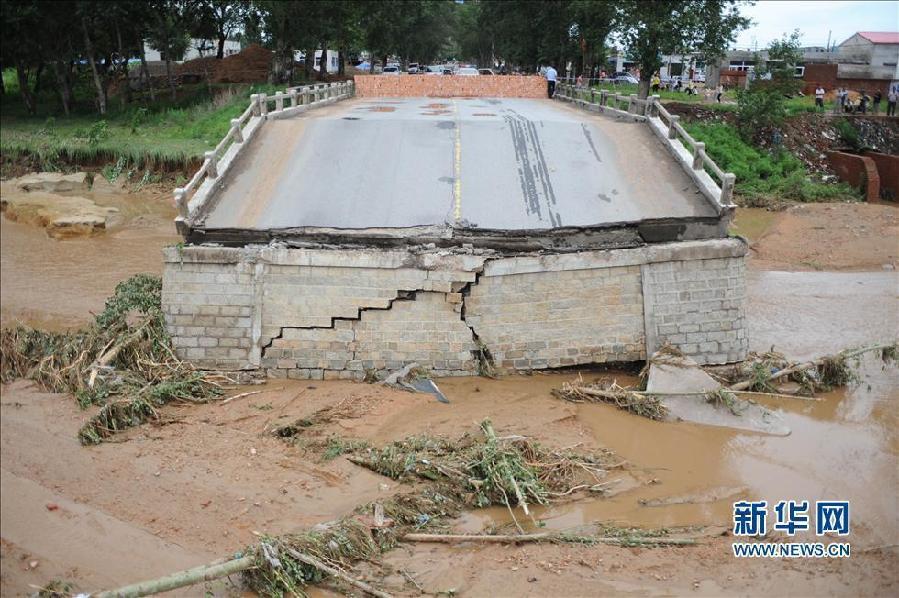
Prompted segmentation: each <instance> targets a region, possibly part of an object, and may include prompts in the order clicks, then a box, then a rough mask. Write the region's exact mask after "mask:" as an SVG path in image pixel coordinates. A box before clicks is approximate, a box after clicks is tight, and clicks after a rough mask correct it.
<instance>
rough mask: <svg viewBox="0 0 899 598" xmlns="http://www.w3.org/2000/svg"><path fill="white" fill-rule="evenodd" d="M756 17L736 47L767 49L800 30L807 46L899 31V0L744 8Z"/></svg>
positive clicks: (779, 1) (825, 0)
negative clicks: (859, 34) (856, 35)
mask: <svg viewBox="0 0 899 598" xmlns="http://www.w3.org/2000/svg"><path fill="white" fill-rule="evenodd" d="M743 14H744V15H745V16H747V17H749V18H751V19H752V20H753V24H752V25H750V27H749V29H746V30H745V31H743V32H742V33H740V35H739V37H737V42H736V47H738V48H741V49H743V48H750V49H752V48H753V44H754V43H755V44H757V45H758V48H759V49H761V48H764V47H766V46H767V45H768V43H769V42H771V41H772V40H775V39H779V38H780V37H781V36H783V34H784V33H791V32H792V31H793V30H794V29H799V31H800V33H801V34H802V45H803V46H824V45H826V44H827V32H828V31H831V43H837V44H839V43H840V42H842V41H844V40H846V39H847V38H849V37H850V36H851V35H852V34H853V33H855V32H856V31H899V0H882V1H874V2H862V1H858V0H856V1H852V0H845V1H840V0H804V1H795V2H794V1H786V0H762V1H761V2H757V3H756V4H755V6H749V7H744V8H743Z"/></svg>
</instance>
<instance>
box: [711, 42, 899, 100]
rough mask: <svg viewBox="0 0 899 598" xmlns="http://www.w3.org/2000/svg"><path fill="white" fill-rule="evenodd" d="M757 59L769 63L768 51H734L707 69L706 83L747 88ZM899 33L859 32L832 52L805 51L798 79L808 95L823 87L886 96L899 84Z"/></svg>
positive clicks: (797, 70)
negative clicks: (843, 88)
mask: <svg viewBox="0 0 899 598" xmlns="http://www.w3.org/2000/svg"><path fill="white" fill-rule="evenodd" d="M756 60H758V61H760V62H762V63H767V62H768V51H767V50H761V51H759V52H753V51H751V50H731V51H729V52H727V54H725V56H724V57H723V58H722V59H721V60H720V61H719V62H718V63H717V64H711V65H709V67H708V68H707V73H706V82H707V84H708V85H711V86H717V85H718V84H719V82H720V83H721V84H723V85H724V86H725V87H737V88H739V87H743V86H745V85H746V80H747V76H748V74H749V72H750V71H752V70H754V69H755V64H756ZM897 63H899V32H883V31H859V32H858V33H856V34H855V35H853V36H851V37H850V38H849V39H847V40H846V41H844V42H843V43H841V44H839V45H838V46H835V47H833V48H831V49H828V48H824V47H821V46H811V47H807V48H802V62H800V63H799V64H797V65H796V77H797V78H801V79H802V80H803V81H804V82H805V86H804V93H813V92H814V89H815V88H816V87H817V86H819V85H821V86H823V87H824V89H826V90H827V91H830V90H832V89H836V88H838V87H845V88H847V89H854V90H857V91H868V92H870V93H873V92H874V91H875V90H877V89H879V90H881V92H882V93H884V94H886V92H887V91H888V89H889V88H890V86H891V85H897V84H899V64H897Z"/></svg>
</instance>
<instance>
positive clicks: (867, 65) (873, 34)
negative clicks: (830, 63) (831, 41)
mask: <svg viewBox="0 0 899 598" xmlns="http://www.w3.org/2000/svg"><path fill="white" fill-rule="evenodd" d="M837 64H838V65H839V66H838V67H837V76H838V77H840V78H842V79H892V80H893V81H896V80H899V32H896V31H859V32H858V33H856V34H855V35H853V36H852V37H850V38H849V39H847V40H846V41H844V42H843V43H841V44H840V45H839V46H837Z"/></svg>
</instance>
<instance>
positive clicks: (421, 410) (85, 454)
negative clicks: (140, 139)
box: [0, 191, 899, 596]
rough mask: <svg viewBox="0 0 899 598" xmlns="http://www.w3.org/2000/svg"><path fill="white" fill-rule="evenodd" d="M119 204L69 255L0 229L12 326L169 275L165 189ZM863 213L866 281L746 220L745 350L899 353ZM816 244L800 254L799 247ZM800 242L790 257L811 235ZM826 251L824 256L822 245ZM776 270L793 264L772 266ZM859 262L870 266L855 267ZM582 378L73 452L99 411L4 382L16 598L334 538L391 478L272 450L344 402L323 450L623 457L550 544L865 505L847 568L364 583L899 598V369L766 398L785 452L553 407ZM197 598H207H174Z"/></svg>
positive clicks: (388, 565) (549, 549)
mask: <svg viewBox="0 0 899 598" xmlns="http://www.w3.org/2000/svg"><path fill="white" fill-rule="evenodd" d="M109 201H110V202H116V201H118V202H120V203H118V204H116V207H119V209H120V212H119V213H120V214H124V216H123V218H122V221H121V222H120V223H118V224H113V225H112V226H111V227H110V229H109V230H108V231H107V232H106V233H103V234H102V235H95V236H93V237H90V238H84V239H69V240H55V239H51V238H49V237H47V236H46V234H45V233H44V232H43V231H41V230H40V229H37V228H34V227H28V226H26V225H23V224H19V223H13V222H8V221H6V219H5V218H4V219H2V222H0V227H2V229H0V234H2V254H0V257H2V261H0V266H2V270H0V273H2V286H0V293H2V323H3V325H8V324H9V323H12V322H15V321H24V322H27V323H31V324H36V325H41V326H50V327H54V328H69V327H75V326H78V325H80V324H82V323H84V322H86V321H87V320H88V319H89V318H90V317H91V316H90V313H91V312H96V311H98V310H99V309H101V308H102V306H103V302H104V300H105V298H106V297H107V296H108V295H109V294H110V292H111V291H112V289H113V287H114V286H115V284H116V283H117V282H119V281H120V280H122V279H124V278H126V277H127V276H129V275H130V274H133V273H135V272H139V271H149V272H158V271H159V269H160V266H161V260H160V259H159V251H160V249H161V247H162V246H163V245H165V244H169V243H172V242H177V240H178V239H177V237H175V236H174V231H173V229H172V228H171V217H172V216H173V210H172V208H171V205H170V204H168V203H167V195H166V194H164V193H162V191H160V192H159V193H158V195H157V194H150V195H149V196H143V195H139V194H137V195H134V194H132V195H122V196H117V197H116V198H115V199H109ZM850 207H863V208H865V209H863V210H860V211H859V212H858V214H856V216H857V217H858V218H859V219H861V220H859V222H860V223H862V224H864V226H865V227H866V229H868V228H869V227H870V230H879V231H881V232H882V234H883V235H887V237H886V238H884V237H883V236H870V237H869V236H863V235H859V236H856V235H850V236H849V237H846V243H849V244H851V245H852V250H851V251H838V252H834V251H832V250H831V253H832V254H834V255H839V256H841V258H840V259H843V260H844V261H842V262H839V263H838V262H836V261H835V262H833V263H832V265H833V268H832V269H843V270H866V269H867V270H871V271H870V272H854V271H850V272H807V271H792V272H789V271H769V270H767V269H766V268H767V267H769V266H772V265H776V264H783V265H781V266H778V267H781V268H784V269H786V270H813V269H814V268H809V267H807V266H803V264H802V263H800V262H798V261H796V260H797V259H800V258H801V260H804V259H805V258H804V257H803V256H802V255H799V254H798V253H796V252H795V251H794V252H793V253H791V251H793V250H789V249H788V248H787V247H786V246H784V245H783V243H784V240H783V239H785V238H786V237H785V236H784V235H780V234H773V233H772V231H776V230H779V229H778V228H777V227H779V226H786V225H784V224H783V222H784V219H785V218H786V217H787V214H789V213H765V214H764V215H761V214H759V215H758V217H753V216H752V215H753V212H746V213H745V215H746V216H748V218H744V219H743V221H744V223H745V222H747V221H752V222H756V224H755V225H754V226H755V227H756V229H757V230H755V231H754V232H752V233H749V232H745V234H746V235H747V236H749V238H750V239H751V240H752V241H753V244H754V256H753V257H752V258H751V262H750V263H751V264H752V267H753V271H752V272H751V273H750V276H749V280H748V286H749V293H750V309H749V314H748V325H749V331H750V338H751V343H752V348H753V349H756V350H766V349H768V348H769V347H770V346H772V345H775V346H776V347H777V349H778V350H781V351H784V352H787V353H788V354H790V355H791V356H792V357H796V358H803V357H811V356H817V355H820V354H822V353H829V352H833V351H835V350H838V349H841V348H844V347H845V346H847V345H853V344H859V343H863V342H870V341H874V340H883V339H885V338H895V337H896V336H897V335H899V323H897V310H896V306H897V305H899V296H897V292H899V291H897V289H899V284H897V283H899V278H897V274H896V272H893V271H884V270H883V268H882V264H880V263H877V264H876V265H875V262H880V261H882V259H883V258H882V255H883V256H887V257H889V255H893V256H894V257H893V258H892V259H894V260H895V254H889V249H888V247H887V245H888V244H889V243H890V241H892V245H893V246H895V239H896V233H895V232H892V233H891V232H890V230H892V229H890V228H889V227H890V226H893V225H892V224H890V222H892V221H891V220H890V219H889V218H894V217H895V212H888V213H886V214H888V216H889V217H887V216H884V214H885V212H882V210H895V208H889V207H884V206H880V207H879V208H878V210H869V209H868V208H870V207H871V206H850ZM820 209H821V210H824V209H825V207H823V206H822V207H820ZM839 209H840V210H842V209H843V208H842V207H840V208H839ZM812 212H813V213H814V214H813V215H814V217H812V216H809V217H808V218H804V217H803V216H802V214H803V213H804V212H803V211H799V212H798V214H799V216H797V215H796V214H791V215H790V218H793V217H794V216H795V217H797V218H800V219H801V221H802V222H803V223H804V224H802V227H805V228H803V229H802V230H809V231H814V230H817V229H815V228H814V227H816V226H820V224H819V222H820V221H819V220H817V218H818V213H817V211H815V210H812ZM769 214H773V216H769ZM803 218H804V219H803ZM764 219H768V220H764ZM759 220H762V222H757V221H759ZM738 223H740V218H739V217H738ZM841 225H842V222H841V223H840V224H838V225H837V226H841ZM860 225H861V224H859V226H860ZM791 226H792V225H791ZM877 227H881V228H877ZM822 234H823V233H822ZM890 234H892V235H893V236H892V238H890V237H889V235H890ZM850 237H851V238H850ZM815 239H817V237H815V236H814V235H811V236H808V237H806V240H805V244H806V245H808V244H811V243H814V242H816V241H815ZM800 240H801V239H800ZM778 243H780V245H777V244H778ZM790 243H791V245H790V246H791V247H794V246H797V245H796V243H798V241H795V242H794V240H793V239H790ZM794 249H795V247H794ZM806 250H809V251H810V250H811V248H806V249H803V251H806ZM797 251H798V250H797ZM817 251H819V253H820V255H826V254H827V247H825V246H819V247H818V248H817ZM880 252H883V254H882V255H881V253H880ZM770 255H777V256H780V257H779V259H782V260H784V261H781V262H775V261H772V260H768V259H760V257H759V256H770ZM803 255H805V254H803ZM846 255H855V256H862V257H863V258H864V259H861V258H859V259H858V260H856V261H855V262H853V261H851V260H850V259H849V258H848V257H846V258H845V259H844V257H845V256H846ZM797 256H798V257H797ZM870 256H875V257H876V259H868V258H869V257H870ZM791 260H792V261H791ZM801 260H800V261H801ZM576 375H577V374H576V373H574V372H569V373H565V374H546V375H543V374H538V375H533V376H512V377H508V378H505V379H502V380H487V379H481V378H471V379H448V380H440V381H438V383H439V384H440V387H441V389H442V390H443V391H444V393H445V394H446V395H447V396H448V397H449V399H450V403H449V404H441V403H438V402H437V401H435V400H434V399H433V397H431V396H429V395H419V394H410V393H405V392H400V391H394V390H391V389H386V388H382V387H375V386H370V385H365V384H353V383H347V382H311V383H310V382H299V381H271V382H269V383H268V384H267V385H266V386H264V387H258V388H253V389H252V390H264V391H265V392H263V393H261V394H258V395H253V396H248V397H245V398H242V399H238V400H235V401H233V402H230V403H228V404H227V405H221V404H210V405H203V406H199V407H168V408H166V409H164V410H163V423H161V424H157V425H147V426H142V427H139V428H136V429H132V430H130V431H128V432H126V433H124V434H122V435H120V436H119V437H117V438H116V442H114V443H108V444H104V445H100V446H96V447H90V448H85V447H81V446H80V445H79V444H78V441H77V438H76V434H77V430H78V428H79V426H80V425H81V423H83V421H84V420H85V419H86V418H87V417H88V416H89V415H90V413H89V412H84V411H82V410H80V409H79V408H78V406H77V404H76V403H75V401H74V399H72V398H71V397H67V396H63V395H54V394H49V393H44V392H41V391H40V390H38V389H37V388H36V387H35V386H34V385H33V384H32V383H31V382H27V381H18V382H15V383H13V384H10V385H4V386H3V388H2V393H0V394H2V401H0V403H2V405H0V449H2V450H0V476H2V481H0V491H2V496H0V536H2V541H0V582H2V593H3V594H4V595H23V594H27V593H29V592H33V591H34V587H33V586H38V587H40V586H43V585H44V584H46V583H48V582H49V581H51V580H53V579H64V580H68V581H71V582H74V583H75V584H77V587H78V589H80V590H83V591H93V590H96V589H99V588H105V587H111V586H115V585H118V584H123V583H127V582H131V581H136V580H137V579H143V578H148V577H153V576H156V575H162V574H165V573H169V572H172V571H174V570H177V569H181V568H186V567H189V566H192V565H196V564H200V563H203V562H208V561H210V560H213V559H215V558H218V557H221V556H226V555H229V554H232V553H233V552H234V551H235V550H238V549H240V548H241V547H242V546H245V545H247V544H249V543H251V542H254V541H256V540H258V534H266V533H271V534H280V533H285V532H289V531H294V530H297V529H300V528H304V527H308V526H311V525H314V524H316V523H320V522H323V521H328V520H331V519H334V518H336V517H338V516H340V515H343V514H345V513H347V512H349V511H351V510H352V509H353V507H354V506H355V505H357V504H360V503H363V502H367V501H370V500H376V499H377V498H378V497H383V496H388V495H389V494H391V493H393V492H395V491H397V490H398V487H397V486H398V485H397V484H396V483H395V482H393V481H391V480H388V479H386V478H383V477H380V476H377V475H375V474H373V473H371V472H369V471H367V470H363V469H360V468H358V467H356V466H354V465H352V464H351V463H349V462H348V461H347V460H346V459H345V458H343V457H338V458H336V459H333V460H330V461H322V460H320V458H319V456H318V455H317V454H316V453H314V452H312V451H308V450H305V449H304V447H303V443H302V442H299V443H288V442H285V441H284V440H282V439H279V438H276V437H274V436H273V435H272V434H271V430H272V429H274V427H276V426H277V425H279V424H280V423H284V422H289V421H293V420H294V419H296V418H299V417H304V416H307V415H309V414H311V413H313V412H314V411H315V410H317V409H319V408H321V407H324V406H326V405H332V404H336V403H337V402H339V401H349V402H351V403H352V404H353V405H354V409H353V410H352V413H351V414H350V415H348V416H346V417H342V418H339V419H337V420H335V421H332V422H330V423H328V424H326V425H322V426H320V427H318V428H316V429H315V430H314V431H312V434H313V435H315V436H316V437H318V438H327V437H328V436H339V437H341V438H357V439H364V440H367V441H370V442H372V443H373V444H377V445H379V444H383V443H386V442H389V441H391V440H395V439H400V438H403V437H405V436H407V435H410V434H421V433H429V434H442V435H449V436H457V435H459V434H461V433H463V432H465V431H472V430H473V429H474V427H475V426H476V424H477V422H478V421H480V420H481V419H482V418H484V417H487V416H489V417H490V418H491V419H492V420H493V421H494V423H495V425H496V428H497V431H498V433H517V434H524V435H527V436H531V437H534V438H536V439H538V440H540V441H541V442H543V443H545V444H547V445H549V446H551V447H568V446H573V445H578V446H579V447H581V448H584V449H595V450H598V449H609V450H611V451H613V452H614V453H615V454H616V455H617V456H618V457H620V459H621V461H622V465H621V468H618V469H614V470H611V471H610V473H609V476H608V481H610V482H612V483H611V484H610V485H609V487H608V493H607V495H606V496H603V497H586V498H583V499H580V500H578V501H575V502H571V503H568V504H564V505H558V506H554V507H552V508H547V509H537V512H536V517H537V518H538V520H540V521H542V522H543V525H544V526H545V528H548V529H565V528H569V527H572V526H576V525H579V524H582V523H587V522H593V521H604V522H609V523H616V524H618V525H633V526H641V527H670V526H683V525H689V526H700V527H703V528H706V529H708V530H710V533H718V532H720V531H721V530H723V529H725V528H726V527H728V526H729V523H730V517H731V503H732V502H733V500H735V498H760V499H761V498H766V499H768V500H769V501H776V500H780V499H789V498H796V499H808V500H815V499H816V498H846V499H849V500H851V501H852V509H853V511H852V524H853V528H852V536H851V538H850V540H851V542H852V544H853V555H852V558H851V559H848V560H839V561H837V560H833V561H827V560H823V559H810V560H804V559H794V560H790V561H787V560H781V561H760V560H738V559H735V558H734V557H733V556H732V553H731V547H730V544H731V542H732V541H733V539H732V538H730V537H724V536H711V537H709V538H708V539H707V540H705V541H704V542H703V543H702V544H701V545H700V546H693V547H669V548H657V549H644V548H620V547H613V546H592V547H591V546H577V545H562V546H554V545H539V546H536V545H535V546H521V547H514V546H489V547H476V546H457V547H451V546H439V545H413V546H404V547H401V548H400V549H398V550H395V551H393V552H392V553H390V554H388V555H387V557H386V558H385V561H384V565H383V566H382V567H375V566H373V565H365V566H363V567H366V569H365V573H366V575H367V576H369V577H371V578H373V579H376V580H378V581H379V583H380V584H382V585H383V586H384V587H386V588H387V589H389V590H390V591H392V592H396V593H398V594H404V595H418V594H419V590H418V589H417V588H416V584H417V585H418V586H421V588H422V589H423V590H424V591H425V592H426V593H428V594H436V593H438V592H444V593H448V592H452V593H453V594H459V595H472V596H481V595H565V596H575V595H602V594H636V595H671V594H675V595H681V594H686V593H695V594H697V595H709V596H711V595H722V594H728V595H762V594H767V595H782V594H785V593H792V594H797V595H872V596H879V595H889V594H892V593H894V592H895V588H896V587H897V586H899V569H897V567H896V565H897V562H899V561H897V559H899V553H897V551H896V548H895V545H896V543H897V541H899V522H897V519H896V515H895V514H896V512H897V511H899V509H897V507H899V504H897V498H896V496H897V495H896V492H895V488H897V487H899V473H897V468H896V466H895V465H896V463H897V462H899V437H897V429H899V418H897V409H896V407H897V405H899V374H897V370H896V369H883V368H881V367H880V364H878V363H877V362H876V361H874V360H870V361H865V362H864V364H863V368H862V370H861V382H860V384H857V385H854V386H852V387H851V388H849V389H846V390H841V391H838V392H834V393H829V394H827V395H824V396H822V399H823V400H822V401H820V402H805V401H787V402H784V401H767V402H766V405H768V406H769V407H771V408H773V409H777V410H779V411H780V412H781V414H782V416H783V418H784V419H785V421H786V423H787V424H788V425H789V427H790V428H791V429H792V430H793V433H792V434H791V435H790V436H787V437H771V436H764V435H760V434H754V433H749V432H740V431H734V430H727V429H722V428H711V427H705V426H700V425H694V424H688V423H659V422H653V421H649V420H644V419H641V418H638V417H636V416H632V415H629V414H627V413H624V412H621V411H618V410H615V409H614V408H612V407H610V406H607V405H574V404H569V403H565V402H561V401H559V400H557V399H555V398H553V397H552V396H551V394H550V390H551V389H552V388H554V387H557V386H560V385H561V384H562V382H563V381H564V380H566V379H571V378H572V377H574V376H576ZM583 376H584V377H585V378H591V377H598V376H606V377H614V378H616V379H618V380H619V381H620V382H622V383H624V382H626V381H631V380H632V379H633V378H632V377H633V372H624V371H610V372H597V371H586V372H584V373H583ZM233 392H238V391H233ZM507 518H508V513H507V512H506V511H505V510H500V509H490V510H482V511H474V512H471V513H468V514H466V515H465V516H463V517H462V518H461V519H460V520H459V521H458V522H457V523H456V529H458V530H463V531H481V530H483V529H486V528H492V527H494V526H503V525H505V524H506V523H508V519H507ZM32 565H34V566H32ZM410 578H411V579H413V580H414V582H410V581H409V579H410ZM235 579H236V578H235ZM210 589H211V590H213V591H215V592H216V593H217V594H220V595H238V594H239V593H240V591H239V589H237V588H235V587H234V586H231V585H230V584H228V583H227V582H225V583H219V584H215V585H212V586H210ZM200 591H201V589H200V588H199V587H195V588H192V589H191V591H187V592H182V593H181V594H180V595H196V594H197V593H199V592H200ZM322 593H324V594H328V592H327V591H326V590H323V591H322Z"/></svg>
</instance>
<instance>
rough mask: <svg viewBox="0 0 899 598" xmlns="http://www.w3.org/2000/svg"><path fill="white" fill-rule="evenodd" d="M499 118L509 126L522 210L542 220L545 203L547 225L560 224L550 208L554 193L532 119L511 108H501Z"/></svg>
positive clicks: (555, 225) (558, 218)
mask: <svg viewBox="0 0 899 598" xmlns="http://www.w3.org/2000/svg"><path fill="white" fill-rule="evenodd" d="M506 113H508V114H506ZM503 119H504V120H505V121H506V123H507V124H508V125H509V131H510V133H511V136H512V146H513V148H514V150H515V162H516V164H517V167H518V179H519V183H520V185H521V195H522V198H523V199H524V202H525V209H526V212H527V213H528V214H536V215H537V219H538V220H541V221H542V220H544V217H543V210H542V204H543V203H545V204H546V212H547V214H548V216H549V221H550V224H551V225H552V226H553V227H557V226H561V225H562V219H561V217H560V216H559V213H558V211H556V210H554V209H553V206H555V205H556V203H557V200H556V194H555V190H554V189H553V185H552V180H551V179H550V176H549V167H548V166H547V164H546V156H545V155H544V152H543V146H542V144H541V142H540V136H539V134H538V132H537V127H536V126H535V125H534V122H533V121H531V120H529V119H527V118H525V117H523V116H521V115H520V114H519V113H517V112H515V111H514V110H505V111H504V114H503ZM541 124H542V123H541ZM541 196H542V197H541Z"/></svg>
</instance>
